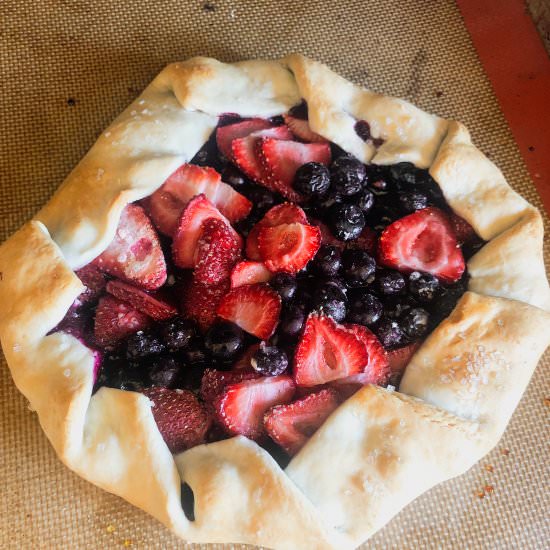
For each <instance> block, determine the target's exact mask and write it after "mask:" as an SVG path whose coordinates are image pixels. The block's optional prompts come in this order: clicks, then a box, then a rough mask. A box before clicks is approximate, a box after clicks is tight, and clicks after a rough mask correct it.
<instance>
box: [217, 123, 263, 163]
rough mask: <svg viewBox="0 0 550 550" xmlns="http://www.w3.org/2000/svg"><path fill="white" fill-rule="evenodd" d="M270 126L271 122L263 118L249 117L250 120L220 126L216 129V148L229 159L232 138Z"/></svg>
mask: <svg viewBox="0 0 550 550" xmlns="http://www.w3.org/2000/svg"><path fill="white" fill-rule="evenodd" d="M272 126H273V125H272V124H271V122H269V121H268V120H264V119H263V118H251V119H250V120H243V121H242V122H236V123H235V124H229V125H227V126H220V127H219V128H218V129H217V130H216V143H217V144H218V149H219V150H220V152H221V153H222V154H223V155H224V156H225V158H227V159H230V158H231V157H232V154H231V144H232V143H233V140H235V139H239V138H243V137H246V136H249V135H250V134H252V133H253V132H258V131H259V130H266V129H267V128H271V127H272Z"/></svg>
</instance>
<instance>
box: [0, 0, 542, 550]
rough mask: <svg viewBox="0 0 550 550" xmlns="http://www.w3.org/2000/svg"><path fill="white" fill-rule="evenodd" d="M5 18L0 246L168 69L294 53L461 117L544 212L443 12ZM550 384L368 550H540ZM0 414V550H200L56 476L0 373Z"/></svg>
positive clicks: (8, 12)
mask: <svg viewBox="0 0 550 550" xmlns="http://www.w3.org/2000/svg"><path fill="white" fill-rule="evenodd" d="M0 15H1V19H2V22H3V23H2V26H3V28H2V34H1V35H0V40H1V50H0V56H1V68H0V83H1V84H0V86H1V90H2V92H1V93H2V99H1V101H0V145H1V155H0V178H1V184H0V240H3V239H4V238H6V237H7V236H8V235H9V234H10V233H11V232H13V231H14V230H15V229H17V228H18V227H19V226H20V225H21V224H22V223H23V222H25V221H26V220H27V219H28V218H30V217H31V216H32V214H33V213H34V212H36V211H37V209H38V208H39V207H40V206H41V205H42V204H43V203H44V202H45V201H46V200H47V199H48V197H49V196H50V195H51V194H52V192H53V190H54V189H55V188H56V187H57V186H58V185H59V184H60V183H61V181H62V180H63V179H64V177H65V176H66V175H67V173H68V172H69V171H70V169H71V168H72V167H73V166H74V165H75V164H76V163H77V162H78V160H79V159H80V158H81V156H82V155H83V154H84V153H85V152H86V150H87V149H88V148H89V147H90V145H91V144H92V143H93V142H94V140H95V139H96V136H97V135H98V134H99V133H100V132H101V130H102V129H103V128H104V127H105V126H106V125H107V124H108V123H109V122H110V121H111V120H112V119H113V118H114V117H115V116H116V115H117V114H118V113H119V112H120V111H121V110H122V108H123V107H125V106H126V104H127V103H128V102H129V101H130V100H131V99H132V98H133V97H134V96H135V95H136V94H137V93H138V91H139V90H141V89H142V88H143V87H144V86H145V85H146V84H147V83H148V82H149V81H150V80H151V79H152V78H153V77H154V75H155V74H156V73H157V72H158V71H159V70H160V69H161V68H162V67H163V66H164V65H165V64H167V63H169V62H171V61H176V60H183V59H186V58H188V57H190V56H193V55H209V56H214V57H217V58H219V59H222V60H226V61H233V60H238V59H246V58H257V57H278V56H281V55H284V54H285V53H287V52H292V51H300V52H303V53H304V54H306V55H309V56H312V57H315V58H317V59H319V60H320V61H323V62H325V63H327V64H328V65H330V66H331V67H332V68H334V69H335V70H337V71H338V72H340V73H341V74H342V75H344V76H345V77H346V78H349V79H351V80H353V81H355V82H357V83H360V84H362V85H365V86H368V87H370V88H372V89H374V90H377V91H380V92H383V93H386V94H393V95H397V96H401V97H405V98H407V99H409V100H410V101H413V102H414V103H416V104H417V105H418V106H420V107H421V108H423V109H426V110H428V111H432V112H434V113H437V114H438V115H441V116H444V117H455V118H457V119H459V120H461V121H463V122H464V123H465V124H466V125H467V126H468V127H469V129H470V130H471V132H472V134H473V137H474V139H475V142H476V143H477V144H478V145H479V146H480V148H481V149H482V150H483V151H484V152H485V153H486V154H488V155H489V156H490V157H491V158H492V159H493V160H494V161H495V162H496V163H497V164H498V165H499V166H500V168H501V169H502V170H503V171H504V173H505V175H506V177H507V178H508V181H509V182H510V183H511V184H512V185H513V187H514V188H516V189H517V190H518V191H520V192H521V193H523V195H524V196H525V197H526V198H527V199H529V200H530V201H531V202H532V203H533V204H535V205H537V206H539V207H540V206H541V205H540V201H539V199H538V196H537V194H536V191H535V188H534V186H533V184H532V182H531V181H530V179H529V175H528V173H527V171H526V169H525V166H524V164H523V162H522V160H521V158H520V155H519V152H518V149H517V147H516V145H515V143H514V141H513V138H512V135H511V133H510V132H509V130H508V127H507V125H506V123H505V120H504V118H503V116H502V114H501V112H500V111H499V107H498V104H497V102H496V100H495V98H494V96H493V94H492V91H491V87H490V84H489V82H488V80H487V79H486V77H485V75H484V72H483V70H482V68H481V65H480V64H479V62H478V59H477V57H476V54H475V50H474V49H473V47H472V45H471V42H470V39H469V36H468V33H467V31H466V28H465V26H464V24H463V22H462V19H461V16H460V13H459V11H458V9H457V7H456V5H455V4H454V2H452V1H450V0H445V1H436V0H418V1H414V0H393V1H392V0H377V1H367V0H356V1H339V2H327V1H324V0H319V1H303V2H297V1H296V0H293V1H290V0H278V1H273V0H256V1H237V0H213V1H209V2H203V1H181V0H180V1H175V0H173V1H163V2H159V1H153V0H136V1H133V2H115V1H111V2H108V1H104V0H96V1H94V2H84V1H80V0H55V1H54V0H43V1H42V2H34V1H31V0H25V1H21V0H4V1H3V2H2V4H1V6H0ZM546 221H547V222H548V220H546ZM546 246H547V249H546V252H547V256H546V257H547V258H548V257H549V254H548V252H549V250H548V248H549V247H548V242H547V245H546ZM549 370H550V355H548V354H547V355H546V357H545V359H544V360H543V361H542V363H541V364H540V365H539V367H538V369H537V371H536V373H535V375H534V377H533V380H532V382H531V384H530V386H529V388H528V390H527V393H526V394H525V396H524V398H523V400H522V402H521V404H520V406H519V407H518V409H517V411H516V413H515V414H514V417H513V419H512V422H511V424H510V426H509V428H508V430H507V431H506V434H505V436H504V438H503V439H502V441H501V442H500V444H499V445H498V447H497V448H496V449H495V450H494V451H493V452H492V453H491V454H490V455H489V456H487V457H486V458H485V459H484V460H483V461H481V463H480V464H478V465H477V466H475V467H474V468H473V469H472V470H471V471H470V472H468V473H467V474H466V475H464V476H462V477H460V478H458V479H455V480H452V481H449V482H447V483H445V484H443V485H441V486H439V487H437V488H435V489H434V490H432V491H430V492H429V493H428V494H426V495H424V496H422V497H421V498H419V499H417V500H416V501H415V502H414V503H413V504H411V505H410V506H408V507H407V508H406V509H405V510H404V511H403V512H402V513H401V514H399V515H398V516H397V517H396V518H395V519H394V520H393V521H392V522H391V523H390V524H389V525H388V526H387V527H386V528H385V529H383V530H382V531H381V532H379V533H378V534H377V535H376V536H375V537H374V538H372V539H371V540H370V541H369V542H368V543H367V544H366V545H365V548H373V549H374V548H376V549H389V548H396V549H397V548H399V549H409V548H445V549H446V548H453V549H454V548H460V549H462V548H476V549H477V548H483V549H488V548H523V549H525V548H542V547H543V546H544V545H545V544H546V543H545V542H544V541H545V540H546V541H548V540H550V534H549V532H548V530H549V526H548V520H547V517H546V511H547V510H548V509H549V508H550V502H549V500H548V494H547V492H546V493H545V486H546V485H547V482H548V470H547V469H546V468H545V462H547V458H548V450H549V449H548V440H549V437H548V435H549V433H548V413H549V412H550V408H549V406H548V400H545V397H546V396H547V395H549V394H548V392H549V390H548V387H547V386H546V387H545V383H547V380H548V372H549ZM545 392H546V393H545ZM0 411H1V416H0V430H1V435H0V456H1V466H0V487H1V493H2V494H1V496H0V522H1V525H0V547H1V548H3V549H16V548H17V549H57V548H70V549H98V548H102V549H116V548H123V547H130V546H131V547H132V548H140V549H142V548H143V549H150V548H157V549H160V548H163V549H165V548H199V546H194V547H193V546H191V545H185V544H184V543H182V542H181V541H178V540H177V539H176V538H175V537H174V536H172V535H171V534H170V533H169V532H168V531H167V530H166V529H165V528H164V527H163V526H161V525H160V524H159V523H157V522H156V521H155V520H153V519H152V518H150V517H148V516H147V515H146V514H144V513H142V512H140V511H139V510H137V509H135V508H133V507H132V506H130V505H129V504H127V503H125V502H124V501H122V500H121V499H119V498H117V497H115V496H113V495H110V494H107V493H105V492H103V491H101V490H100V489H97V488H95V487H94V486H92V485H90V484H89V483H87V482H85V481H83V480H81V479H80V478H78V477H77V476H76V475H74V474H73V473H71V472H70V471H69V470H67V469H66V468H65V467H64V466H63V465H62V464H61V463H60V462H59V461H58V460H57V458H56V456H55V454H54V452H53V451H52V449H51V447H50V446H49V444H48V442H47V440H46V438H45V436H44V435H43V434H42V432H41V430H40V427H39V425H38V421H37V419H36V416H35V414H34V413H33V412H32V411H30V410H29V409H28V406H27V403H26V401H25V399H24V398H23V397H22V396H21V395H20V394H19V393H18V392H17V390H16V389H15V387H14V385H13V383H12V381H11V378H10V376H9V373H8V370H7V367H6V365H5V363H3V364H2V366H1V376H0ZM265 505H266V506H269V502H266V503H265ZM201 548H206V546H205V547H201ZM209 548H218V549H221V548H222V546H219V545H217V546H212V547H209ZM223 548H226V547H223ZM227 548H229V546H228V547H227Z"/></svg>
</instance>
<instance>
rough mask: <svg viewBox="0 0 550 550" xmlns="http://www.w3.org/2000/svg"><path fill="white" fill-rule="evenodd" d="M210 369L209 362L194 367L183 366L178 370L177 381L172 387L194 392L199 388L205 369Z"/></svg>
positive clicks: (210, 363)
mask: <svg viewBox="0 0 550 550" xmlns="http://www.w3.org/2000/svg"><path fill="white" fill-rule="evenodd" d="M211 367H212V362H211V361H208V362H207V363H199V364H195V365H183V366H182V367H181V368H180V372H179V376H178V379H177V380H176V381H175V383H174V386H173V387H175V388H181V389H186V390H191V391H196V390H197V388H200V385H201V380H202V376H203V374H204V371H205V369H207V368H211Z"/></svg>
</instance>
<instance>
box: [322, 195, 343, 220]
mask: <svg viewBox="0 0 550 550" xmlns="http://www.w3.org/2000/svg"><path fill="white" fill-rule="evenodd" d="M342 202H344V197H343V196H342V195H340V194H339V193H333V192H331V191H329V193H328V194H327V195H326V196H325V197H323V198H322V199H319V200H317V201H315V205H316V207H317V210H318V211H319V213H320V214H321V215H323V214H324V213H325V212H327V211H330V209H331V208H332V207H333V206H334V205H335V204H341V203H342Z"/></svg>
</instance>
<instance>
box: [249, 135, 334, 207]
mask: <svg viewBox="0 0 550 550" xmlns="http://www.w3.org/2000/svg"><path fill="white" fill-rule="evenodd" d="M256 155H257V156H258V158H259V159H260V161H261V164H262V168H263V174H264V175H263V176H262V180H263V181H262V182H261V183H262V184H263V185H265V186H266V187H268V188H270V189H272V190H273V191H277V192H278V193H280V194H281V195H283V197H286V198H287V199H289V200H291V201H293V202H301V201H302V200H303V199H302V197H301V195H300V194H299V193H297V192H296V191H294V189H293V188H292V184H293V182H294V176H295V175H296V171H297V170H298V168H300V166H302V165H304V164H306V163H308V162H319V163H321V164H324V165H328V164H330V145H329V144H328V143H299V142H298V141H282V140H277V139H271V138H261V139H260V140H259V141H258V143H257V144H256Z"/></svg>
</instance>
